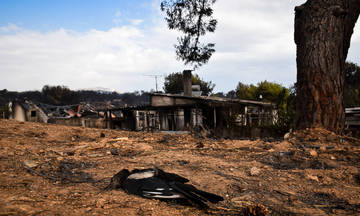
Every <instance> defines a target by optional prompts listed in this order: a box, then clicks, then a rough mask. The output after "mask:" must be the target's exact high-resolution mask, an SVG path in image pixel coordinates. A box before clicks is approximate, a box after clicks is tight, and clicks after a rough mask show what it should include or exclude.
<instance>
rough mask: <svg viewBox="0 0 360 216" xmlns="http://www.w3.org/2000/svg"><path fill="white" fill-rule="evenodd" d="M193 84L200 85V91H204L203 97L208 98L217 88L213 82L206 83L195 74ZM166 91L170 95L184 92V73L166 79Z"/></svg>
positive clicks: (171, 75)
mask: <svg viewBox="0 0 360 216" xmlns="http://www.w3.org/2000/svg"><path fill="white" fill-rule="evenodd" d="M192 84H193V85H200V90H201V91H202V95H204V96H208V95H210V94H211V92H212V91H213V90H214V88H215V84H213V83H212V82H211V81H209V82H205V81H203V80H201V79H200V77H199V75H197V74H193V75H192ZM164 91H165V93H170V94H178V93H180V92H182V91H184V78H183V73H181V72H177V73H171V74H169V75H168V76H166V77H165V83H164Z"/></svg>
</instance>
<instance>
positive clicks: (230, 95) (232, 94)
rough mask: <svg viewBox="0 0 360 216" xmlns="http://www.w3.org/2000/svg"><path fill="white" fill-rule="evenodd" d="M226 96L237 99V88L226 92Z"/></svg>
mask: <svg viewBox="0 0 360 216" xmlns="http://www.w3.org/2000/svg"><path fill="white" fill-rule="evenodd" d="M225 97H226V98H231V99H236V91H235V90H231V91H229V92H228V93H226V96H225Z"/></svg>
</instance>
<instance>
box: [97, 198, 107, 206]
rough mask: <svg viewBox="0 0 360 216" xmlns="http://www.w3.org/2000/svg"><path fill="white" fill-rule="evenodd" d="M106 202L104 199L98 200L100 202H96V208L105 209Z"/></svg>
mask: <svg viewBox="0 0 360 216" xmlns="http://www.w3.org/2000/svg"><path fill="white" fill-rule="evenodd" d="M105 202H106V200H105V199H102V198H100V199H98V200H97V201H96V207H98V208H103V207H104V205H105Z"/></svg>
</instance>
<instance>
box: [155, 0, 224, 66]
mask: <svg viewBox="0 0 360 216" xmlns="http://www.w3.org/2000/svg"><path fill="white" fill-rule="evenodd" d="M215 2H216V0H164V1H162V2H161V5H160V7H161V10H162V11H165V13H166V18H165V20H166V21H167V24H168V27H169V29H175V30H178V31H180V32H183V33H184V35H183V36H181V37H178V45H175V49H176V55H177V58H178V59H179V60H181V61H183V62H184V64H185V65H188V64H190V65H193V67H194V69H196V68H198V67H199V66H201V65H203V64H206V63H207V62H208V61H209V59H210V57H211V55H212V54H213V53H214V52H215V49H214V47H215V44H213V43H208V44H203V43H200V40H199V39H200V36H203V35H205V34H206V32H214V31H215V29H216V24H217V21H216V20H215V19H214V18H213V17H212V14H213V9H212V8H211V7H212V5H213V4H214V3H215Z"/></svg>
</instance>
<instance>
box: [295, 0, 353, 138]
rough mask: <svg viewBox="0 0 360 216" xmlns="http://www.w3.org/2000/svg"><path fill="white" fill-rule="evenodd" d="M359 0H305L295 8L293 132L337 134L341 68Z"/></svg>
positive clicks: (341, 119) (341, 121) (340, 111)
mask: <svg viewBox="0 0 360 216" xmlns="http://www.w3.org/2000/svg"><path fill="white" fill-rule="evenodd" d="M359 13H360V0H308V1H307V2H306V3H304V4H303V5H301V6H298V7H296V8H295V35H294V36H295V43H296V46H297V57H296V62H297V84H296V87H297V99H296V118H295V127H296V129H305V128H314V127H320V128H325V129H327V130H330V131H333V132H335V133H341V132H342V129H343V126H344V120H345V114H344V107H343V89H344V66H345V60H346V57H347V53H348V49H349V47H350V40H351V35H352V33H353V28H354V26H355V23H356V21H357V19H358V17H359Z"/></svg>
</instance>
